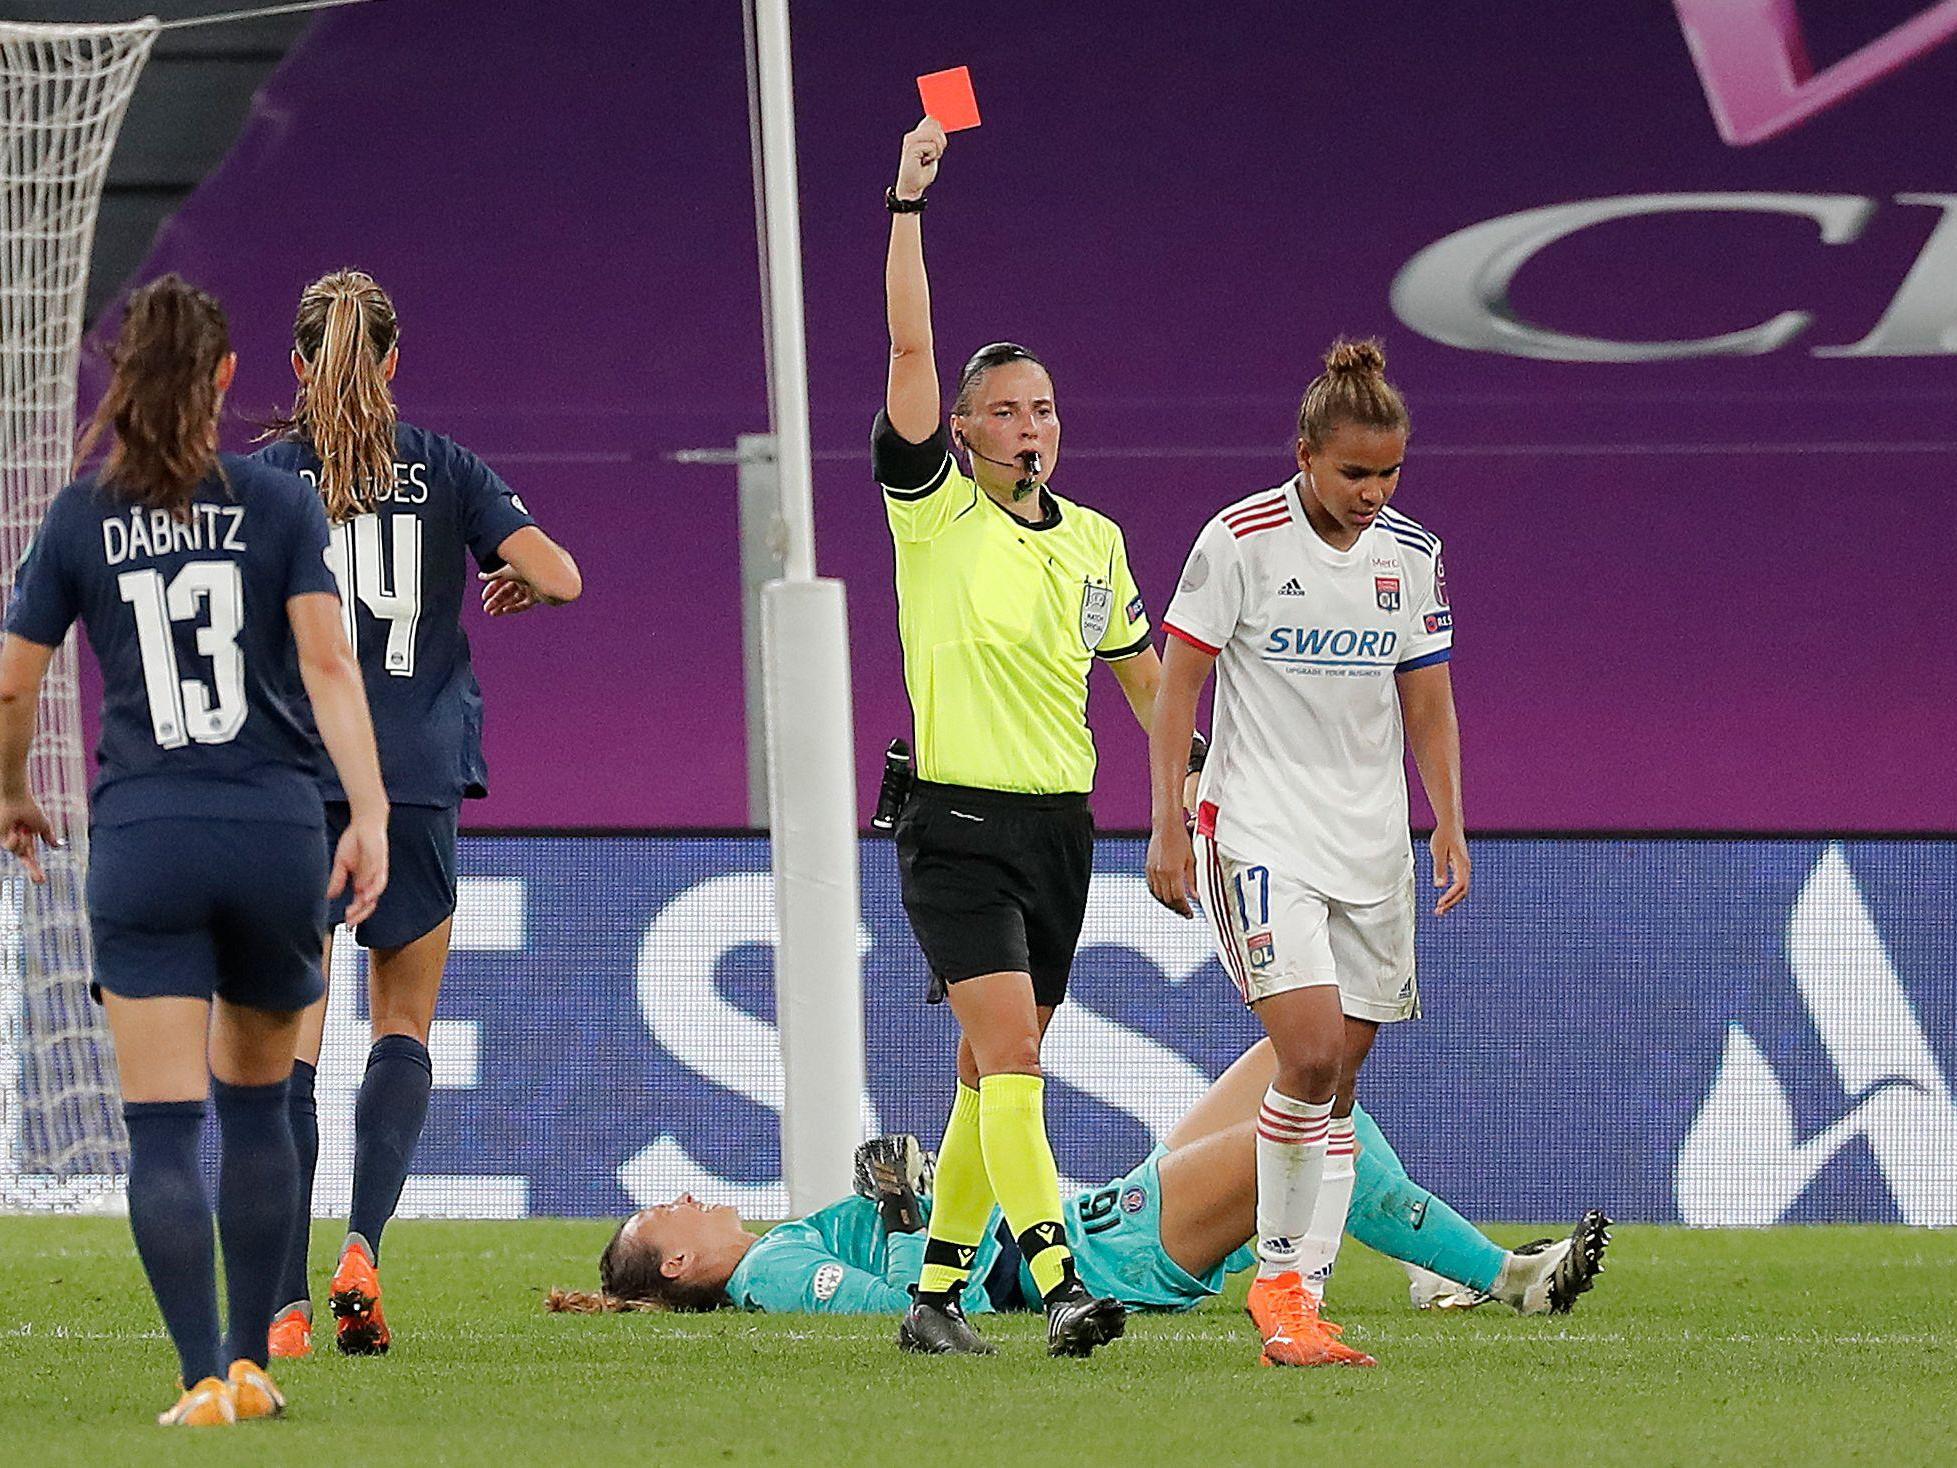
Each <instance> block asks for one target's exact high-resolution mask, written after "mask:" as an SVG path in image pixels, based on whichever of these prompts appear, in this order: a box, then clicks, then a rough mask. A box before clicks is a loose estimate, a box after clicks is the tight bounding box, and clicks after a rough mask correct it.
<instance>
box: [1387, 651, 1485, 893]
mask: <svg viewBox="0 0 1957 1468" xmlns="http://www.w3.org/2000/svg"><path fill="white" fill-rule="evenodd" d="M1396 681H1397V684H1398V687H1399V692H1400V717H1401V720H1402V722H1403V723H1404V724H1405V726H1406V731H1407V747H1408V748H1409V749H1411V750H1412V751H1413V762H1414V764H1415V765H1416V766H1418V767H1419V770H1420V783H1421V785H1422V786H1423V787H1424V788H1425V789H1426V791H1427V803H1428V804H1429V805H1431V806H1432V807H1433V808H1434V835H1433V839H1432V840H1431V841H1429V842H1428V847H1429V849H1430V850H1431V851H1432V852H1433V857H1434V886H1435V887H1436V888H1438V889H1440V897H1439V898H1438V899H1437V900H1436V901H1435V903H1434V913H1435V915H1436V916H1439V915H1440V914H1442V913H1445V912H1447V911H1449V910H1450V909H1451V908H1453V907H1455V906H1456V905H1458V904H1459V903H1460V902H1461V901H1462V899H1463V898H1465V897H1466V896H1467V895H1468V884H1469V879H1470V872H1471V863H1470V861H1469V859H1468V836H1467V829H1466V823H1465V821H1464V820H1463V818H1462V814H1461V725H1460V723H1459V721H1458V720H1457V719H1456V718H1455V714H1454V685H1453V683H1452V682H1451V681H1450V680H1449V677H1448V670H1447V664H1446V663H1435V664H1433V665H1432V666H1430V667H1425V668H1416V669H1414V670H1413V671H1412V672H1410V673H1402V674H1400V675H1399V677H1398V679H1397V680H1396Z"/></svg>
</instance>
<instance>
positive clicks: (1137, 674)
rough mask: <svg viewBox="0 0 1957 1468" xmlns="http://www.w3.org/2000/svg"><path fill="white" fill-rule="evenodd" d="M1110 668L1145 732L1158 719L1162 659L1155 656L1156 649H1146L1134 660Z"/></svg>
mask: <svg viewBox="0 0 1957 1468" xmlns="http://www.w3.org/2000/svg"><path fill="white" fill-rule="evenodd" d="M1108 667H1109V668H1111V669H1112V670H1113V672H1114V677H1115V681H1116V682H1117V683H1119V684H1120V685H1121V692H1122V694H1123V696H1125V697H1126V698H1127V700H1128V707H1129V708H1130V709H1132V710H1134V714H1135V722H1136V723H1138V724H1140V725H1141V726H1142V729H1143V730H1144V732H1146V730H1147V729H1148V727H1149V721H1150V720H1151V719H1153V718H1154V716H1155V692H1156V689H1157V688H1159V687H1160V686H1161V683H1162V659H1161V658H1159V657H1157V656H1156V654H1155V649H1154V648H1152V647H1145V648H1143V649H1142V650H1141V651H1140V652H1138V653H1136V654H1135V655H1134V656H1133V657H1129V658H1117V659H1115V660H1114V661H1113V662H1111V663H1109V664H1108Z"/></svg>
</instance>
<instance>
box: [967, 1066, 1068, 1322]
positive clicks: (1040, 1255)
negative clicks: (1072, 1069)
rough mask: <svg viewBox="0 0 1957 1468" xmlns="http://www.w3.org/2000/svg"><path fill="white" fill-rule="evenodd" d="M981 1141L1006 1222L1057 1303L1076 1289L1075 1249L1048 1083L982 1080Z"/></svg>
mask: <svg viewBox="0 0 1957 1468" xmlns="http://www.w3.org/2000/svg"><path fill="white" fill-rule="evenodd" d="M979 1140H980V1141H981V1142H982V1143H983V1144H984V1147H985V1171H986V1174H987V1175H988V1176H989V1177H990V1178H991V1179H992V1191H993V1192H995V1193H996V1194H998V1196H999V1206H1000V1208H1002V1209H1003V1210H1005V1215H1006V1223H1007V1224H1008V1226H1010V1227H1011V1229H1012V1231H1013V1234H1014V1236H1015V1237H1016V1238H1017V1239H1018V1240H1019V1251H1020V1253H1021V1254H1023V1255H1025V1257H1026V1267H1027V1268H1028V1269H1030V1270H1031V1271H1032V1274H1033V1283H1034V1284H1035V1285H1037V1286H1039V1291H1040V1294H1041V1296H1042V1297H1043V1298H1045V1299H1051V1298H1052V1297H1053V1294H1054V1292H1055V1291H1056V1290H1060V1289H1063V1288H1070V1287H1072V1286H1073V1285H1074V1284H1075V1282H1076V1280H1075V1275H1074V1255H1073V1251H1072V1250H1071V1249H1069V1248H1068V1247H1067V1230H1066V1226H1065V1224H1064V1223H1063V1222H1062V1221H1061V1216H1060V1170H1059V1169H1058V1168H1057V1167H1055V1166H1054V1164H1053V1149H1052V1148H1051V1147H1050V1146H1048V1145H1047V1140H1046V1081H1045V1079H1044V1078H1043V1077H1040V1076H1028V1075H992V1076H984V1077H981V1078H980V1080H979Z"/></svg>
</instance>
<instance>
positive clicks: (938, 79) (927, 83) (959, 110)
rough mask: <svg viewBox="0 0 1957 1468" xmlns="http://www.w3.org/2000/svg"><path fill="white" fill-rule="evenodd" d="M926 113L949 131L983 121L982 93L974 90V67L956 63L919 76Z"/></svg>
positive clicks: (918, 91)
mask: <svg viewBox="0 0 1957 1468" xmlns="http://www.w3.org/2000/svg"><path fill="white" fill-rule="evenodd" d="M917 95H918V96H919V97H920V98H922V99H923V101H924V115H925V116H926V117H935V118H937V119H938V122H939V124H940V125H941V126H942V127H943V128H944V130H945V131H946V132H948V133H955V132H959V131H961V130H962V129H964V128H968V127H977V126H978V125H979V113H978V97H977V96H976V95H974V94H973V92H972V69H971V68H970V67H968V66H954V67H952V68H951V70H949V71H934V72H932V73H931V74H930V75H929V76H921V77H919V78H918V79H917Z"/></svg>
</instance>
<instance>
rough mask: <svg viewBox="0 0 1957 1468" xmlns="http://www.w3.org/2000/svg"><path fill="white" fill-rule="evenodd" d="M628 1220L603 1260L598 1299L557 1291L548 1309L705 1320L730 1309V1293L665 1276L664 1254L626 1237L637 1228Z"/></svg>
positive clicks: (607, 1247)
mask: <svg viewBox="0 0 1957 1468" xmlns="http://www.w3.org/2000/svg"><path fill="white" fill-rule="evenodd" d="M631 1222H632V1220H631V1219H629V1218H628V1219H626V1220H625V1222H624V1223H621V1224H620V1225H619V1226H618V1231H617V1232H616V1233H614V1234H613V1235H612V1238H611V1242H610V1243H608V1244H606V1245H605V1252H604V1253H602V1254H600V1255H599V1256H598V1284H599V1289H598V1291H597V1293H593V1292H591V1291H589V1290H556V1289H554V1290H552V1291H551V1292H550V1293H549V1294H548V1295H546V1296H545V1297H544V1308H545V1309H546V1310H551V1311H555V1312H557V1313H560V1314H568V1315H609V1314H616V1313H621V1312H625V1311H631V1310H669V1311H676V1312H678V1313H680V1314H692V1315H703V1314H705V1313H706V1312H708V1311H709V1310H718V1309H719V1308H720V1307H721V1306H722V1305H725V1304H726V1303H727V1292H726V1290H724V1289H722V1288H721V1287H720V1286H719V1285H712V1286H709V1285H704V1284H700V1283H698V1282H695V1281H686V1280H678V1279H674V1278H673V1277H672V1276H671V1275H668V1274H666V1273H664V1272H663V1271H662V1269H661V1266H662V1265H663V1264H665V1262H666V1255H665V1253H664V1251H663V1250H661V1249H658V1248H656V1247H655V1246H653V1245H652V1244H648V1243H645V1242H644V1241H642V1240H641V1239H639V1238H637V1237H636V1236H634V1237H631V1238H628V1237H626V1232H625V1231H626V1229H627V1228H629V1227H630V1226H631Z"/></svg>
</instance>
